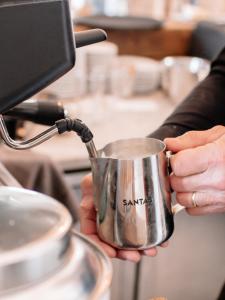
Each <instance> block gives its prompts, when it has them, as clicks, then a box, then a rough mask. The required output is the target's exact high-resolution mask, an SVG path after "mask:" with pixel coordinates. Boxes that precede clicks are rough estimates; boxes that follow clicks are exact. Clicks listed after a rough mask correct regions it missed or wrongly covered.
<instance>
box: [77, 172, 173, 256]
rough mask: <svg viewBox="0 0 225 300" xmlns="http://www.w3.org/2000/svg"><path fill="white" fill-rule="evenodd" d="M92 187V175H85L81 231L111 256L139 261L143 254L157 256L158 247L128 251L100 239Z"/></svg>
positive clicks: (163, 245) (82, 186)
mask: <svg viewBox="0 0 225 300" xmlns="http://www.w3.org/2000/svg"><path fill="white" fill-rule="evenodd" d="M92 188H93V183H92V176H91V174H90V175H87V176H85V177H84V178H83V180H82V183H81V191H82V201H81V205H80V222H81V232H82V233H83V234H85V235H87V236H89V237H90V238H91V239H92V240H94V241H95V242H96V243H97V244H98V245H99V246H100V247H101V248H103V250H104V251H105V252H106V253H107V254H108V256H109V257H111V258H114V257H117V258H120V259H124V260H130V261H134V262H138V261H139V260H140V259H141V255H147V256H156V254H157V249H156V248H151V249H147V250H143V251H126V250H119V249H115V248H113V247H112V246H110V245H108V244H106V243H104V242H103V241H101V240H100V238H99V237H98V235H97V228H96V210H95V207H94V198H93V189H92ZM167 244H168V243H167V242H166V243H164V244H162V247H166V246H167Z"/></svg>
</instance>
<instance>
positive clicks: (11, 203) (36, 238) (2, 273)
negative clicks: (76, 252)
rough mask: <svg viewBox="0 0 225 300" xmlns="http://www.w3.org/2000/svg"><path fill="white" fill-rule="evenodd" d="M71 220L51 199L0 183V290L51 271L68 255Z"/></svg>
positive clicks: (41, 276) (30, 280)
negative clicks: (3, 185)
mask: <svg viewBox="0 0 225 300" xmlns="http://www.w3.org/2000/svg"><path fill="white" fill-rule="evenodd" d="M71 224H72V219H71V216H70V214H69V212H68V211H67V209H66V208H64V206H63V205H61V204H60V203H58V202H57V201H55V200H54V199H52V198H50V197H48V196H46V195H43V194H40V193H36V192H33V191H29V190H25V189H22V188H12V187H0V294H1V293H5V292H8V291H10V290H13V289H15V288H18V287H23V286H27V285H29V284H31V283H33V282H36V281H37V280H40V279H42V278H43V277H46V276H49V275H50V274H52V273H53V272H55V270H57V269H58V268H59V267H60V266H61V265H62V264H63V263H64V261H65V259H66V257H67V256H68V245H69V242H70V236H69V229H70V227H71Z"/></svg>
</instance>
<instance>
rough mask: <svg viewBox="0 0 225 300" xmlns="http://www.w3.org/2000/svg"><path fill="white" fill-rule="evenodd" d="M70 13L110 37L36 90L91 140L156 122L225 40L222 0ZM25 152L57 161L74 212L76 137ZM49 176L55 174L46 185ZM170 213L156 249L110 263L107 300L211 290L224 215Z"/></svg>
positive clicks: (122, 2)
mask: <svg viewBox="0 0 225 300" xmlns="http://www.w3.org/2000/svg"><path fill="white" fill-rule="evenodd" d="M71 15H72V19H73V23H74V29H75V31H77V32H78V31H82V30H84V29H90V28H102V29H104V30H106V32H107V34H108V41H107V42H103V43H100V44H97V45H92V46H88V47H84V48H82V49H77V53H76V55H77V61H76V67H75V68H74V69H72V70H71V71H70V72H69V73H67V74H66V75H65V76H63V77H62V78H61V79H59V80H57V81H56V82H55V83H54V84H52V85H50V86H49V87H48V88H46V89H45V90H43V91H42V92H40V93H39V94H37V95H35V99H39V100H41V99H48V100H52V101H55V100H59V101H60V102H61V103H62V104H63V105H64V107H65V108H66V109H67V111H68V113H69V115H70V116H73V117H77V118H80V119H82V120H83V121H84V122H85V123H86V124H87V125H88V126H89V127H90V128H91V130H92V131H93V133H94V139H95V143H96V145H97V147H98V149H100V148H101V147H103V146H104V145H105V144H107V143H109V142H111V141H113V140H117V139H123V138H130V137H140V136H146V135H147V134H150V133H151V132H152V131H154V130H155V129H156V128H157V127H158V126H160V124H161V123H162V122H163V121H164V120H165V118H166V117H167V116H168V115H169V114H170V113H171V112H172V111H173V109H174V108H175V107H176V105H178V104H179V103H180V102H181V101H182V100H183V99H184V98H185V97H186V95H187V94H188V93H189V92H190V91H191V90H192V89H193V88H194V86H196V84H198V83H199V82H200V81H201V80H202V79H204V78H205V77H206V76H207V74H208V72H209V69H210V62H211V61H212V60H213V59H214V58H215V57H216V55H217V54H218V53H219V52H220V51H221V49H222V48H223V47H224V46H225V1H224V0H213V1H210V0H190V1H188V0H105V1H104V0H71ZM43 129H44V126H40V125H35V124H33V123H30V122H18V123H16V124H14V125H13V129H12V131H13V134H14V135H15V136H17V137H18V138H20V139H27V138H30V137H32V136H34V135H35V134H36V133H38V132H40V131H41V130H43ZM1 147H2V151H3V155H2V158H1V160H2V162H3V163H4V164H6V166H7V167H8V168H9V169H10V171H12V172H13V173H14V176H15V177H16V178H19V179H20V181H21V183H22V184H24V182H23V178H21V173H20V174H18V168H16V170H15V168H14V166H15V165H16V164H18V160H20V158H18V157H16V158H15V156H14V155H13V158H12V155H11V152H10V150H8V149H5V148H4V146H3V145H1ZM65 150H66V151H65ZM32 153H33V154H34V155H36V156H35V157H36V158H35V159H36V160H38V157H42V156H43V155H44V156H45V157H48V158H49V159H51V161H52V162H53V164H54V165H56V166H57V167H58V168H60V170H62V176H63V180H65V182H66V185H67V187H68V189H69V190H70V192H71V193H72V194H73V197H74V200H71V198H69V200H68V201H74V203H72V204H71V203H70V205H68V203H67V205H68V206H69V207H73V209H74V210H75V211H76V210H77V207H78V205H79V202H80V198H81V193H80V181H81V179H82V178H83V176H84V175H85V174H87V173H89V172H90V163H89V160H88V154H87V152H86V149H85V147H84V146H83V145H82V144H81V143H80V140H79V138H77V137H76V136H74V137H72V138H71V135H67V134H65V135H63V136H60V137H57V138H54V139H53V140H51V141H48V142H47V143H44V144H42V145H40V146H38V147H37V148H35V149H33V150H32ZM46 164H47V163H46ZM46 172H47V171H46ZM26 184H27V185H28V183H27V182H26ZM35 184H37V183H35V182H34V183H33V187H34V188H35ZM55 184H56V181H55V178H54V176H53V179H52V180H51V185H52V189H54V187H55ZM42 191H43V192H45V188H44V187H42ZM62 199H63V197H62ZM61 201H62V202H63V201H64V200H61ZM75 214H76V212H75ZM175 219H176V220H175V226H176V229H175V234H174V235H173V238H172V239H171V242H170V246H169V247H168V249H165V250H162V249H160V250H159V255H158V256H157V258H144V259H143V260H142V262H141V263H140V264H138V265H134V264H132V263H129V262H124V261H118V260H117V261H114V262H113V265H114V277H113V284H112V288H111V299H112V300H123V299H126V300H147V299H151V298H153V297H156V296H164V297H167V298H168V299H169V300H181V299H182V300H190V299H191V300H212V299H216V298H217V296H218V295H219V293H220V290H221V288H222V286H223V283H224V281H225V256H224V253H225V239H224V229H225V217H224V215H216V216H207V217H199V218H193V217H190V216H188V215H186V213H185V212H182V213H181V214H179V215H178V216H176V217H175ZM77 227H78V228H79V221H78V222H77Z"/></svg>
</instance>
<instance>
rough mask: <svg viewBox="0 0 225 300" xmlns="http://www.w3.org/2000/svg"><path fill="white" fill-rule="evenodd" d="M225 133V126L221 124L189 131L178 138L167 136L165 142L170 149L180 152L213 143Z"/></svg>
mask: <svg viewBox="0 0 225 300" xmlns="http://www.w3.org/2000/svg"><path fill="white" fill-rule="evenodd" d="M224 134H225V127H224V126H221V125H219V126H215V127H213V128H211V129H208V130H203V131H188V132H186V133H185V134H183V135H181V136H178V137H176V138H167V139H165V140H164V142H165V143H166V146H167V148H168V150H171V151H173V152H178V151H182V150H185V149H190V148H195V147H199V146H203V145H205V144H208V143H211V142H213V141H215V140H216V139H218V138H220V137H221V136H222V135H224Z"/></svg>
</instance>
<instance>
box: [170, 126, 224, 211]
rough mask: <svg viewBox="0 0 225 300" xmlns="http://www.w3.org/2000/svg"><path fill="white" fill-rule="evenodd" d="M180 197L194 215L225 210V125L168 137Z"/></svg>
mask: <svg viewBox="0 0 225 300" xmlns="http://www.w3.org/2000/svg"><path fill="white" fill-rule="evenodd" d="M165 143H166V145H167V148H168V150H171V151H172V152H174V153H176V154H175V155H173V156H172V158H171V166H172V170H173V173H172V175H171V178H170V179H171V180H170V182H171V187H172V188H173V190H174V191H175V192H176V193H177V195H176V197H177V201H178V202H179V203H180V204H181V205H183V206H185V207H186V208H187V212H188V213H189V214H191V215H204V214H209V213H220V212H225V127H223V126H216V127H213V128H212V129H209V130H205V131H189V132H188V133H186V134H184V135H182V136H180V137H177V138H168V139H165Z"/></svg>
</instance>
